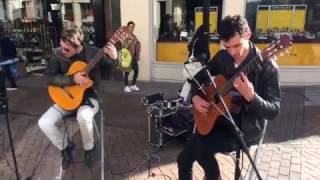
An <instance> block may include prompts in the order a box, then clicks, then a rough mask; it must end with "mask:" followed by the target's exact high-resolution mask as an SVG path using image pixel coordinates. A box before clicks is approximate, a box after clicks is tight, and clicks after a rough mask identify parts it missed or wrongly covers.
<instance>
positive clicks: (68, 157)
mask: <svg viewBox="0 0 320 180" xmlns="http://www.w3.org/2000/svg"><path fill="white" fill-rule="evenodd" d="M73 147H74V145H73V143H72V142H69V143H68V146H67V147H66V148H65V149H64V150H62V151H61V156H62V169H68V167H69V166H70V164H71V163H72V159H73V158H72V150H73Z"/></svg>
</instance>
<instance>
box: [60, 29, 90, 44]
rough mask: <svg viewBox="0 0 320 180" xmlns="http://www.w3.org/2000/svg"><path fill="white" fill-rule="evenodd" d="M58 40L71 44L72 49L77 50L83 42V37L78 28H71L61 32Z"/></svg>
mask: <svg viewBox="0 0 320 180" xmlns="http://www.w3.org/2000/svg"><path fill="white" fill-rule="evenodd" d="M60 39H61V40H62V41H63V42H66V43H69V44H71V45H72V46H73V47H74V48H77V47H78V46H79V45H80V44H81V43H82V42H83V39H84V35H83V32H82V30H81V29H80V28H78V27H77V26H72V27H70V28H66V29H64V30H63V31H62V32H61V36H60Z"/></svg>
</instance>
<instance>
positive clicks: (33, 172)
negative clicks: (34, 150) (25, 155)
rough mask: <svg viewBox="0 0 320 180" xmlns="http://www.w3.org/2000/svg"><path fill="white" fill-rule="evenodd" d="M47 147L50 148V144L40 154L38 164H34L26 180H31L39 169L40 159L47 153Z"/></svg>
mask: <svg viewBox="0 0 320 180" xmlns="http://www.w3.org/2000/svg"><path fill="white" fill-rule="evenodd" d="M49 147H50V142H49V143H48V145H47V147H46V148H45V150H44V151H43V152H42V153H41V155H40V158H39V159H38V162H36V164H35V165H34V166H33V168H32V172H31V175H30V176H28V177H27V178H26V180H32V177H33V176H34V175H35V172H36V170H37V169H38V168H39V165H40V162H41V161H42V158H43V156H44V154H45V153H46V152H47V151H48V149H49Z"/></svg>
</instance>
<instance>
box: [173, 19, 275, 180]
mask: <svg viewBox="0 0 320 180" xmlns="http://www.w3.org/2000/svg"><path fill="white" fill-rule="evenodd" d="M219 27H220V29H219V36H220V40H221V42H222V44H223V46H224V49H223V50H220V51H219V52H218V53H217V54H216V55H215V56H214V57H213V59H212V60H211V61H210V63H209V65H208V69H209V71H210V73H211V74H212V75H213V76H215V75H223V76H224V77H225V78H226V79H229V78H230V77H232V76H233V75H234V74H235V73H236V72H237V70H239V69H241V67H243V65H244V64H246V63H247V62H248V61H250V60H251V59H252V58H253V57H255V56H257V54H258V53H259V50H258V49H257V48H256V47H255V46H254V45H253V44H252V43H251V42H250V40H249V39H250V36H251V31H250V28H249V26H248V23H247V21H246V19H245V18H243V17H241V16H238V15H236V16H227V17H225V18H224V19H223V20H222V21H221V24H220V26H219ZM208 79H209V78H208V77H207V78H203V79H202V80H200V81H201V83H204V82H205V81H208ZM233 87H234V90H236V91H237V92H238V94H239V95H240V96H239V97H240V98H241V99H242V101H241V107H242V108H241V111H240V113H238V114H232V115H233V119H234V120H235V122H236V124H237V125H238V127H239V128H240V129H241V130H242V132H243V133H244V138H245V141H246V143H247V144H248V145H249V146H250V145H253V144H256V143H257V142H258V141H259V139H260V137H261V132H262V129H263V125H264V124H263V121H264V119H267V120H272V119H274V118H275V117H276V115H277V114H278V112H279V109H280V87H279V70H278V67H277V66H276V65H275V63H273V61H272V60H264V61H263V63H262V65H261V69H260V70H256V71H253V72H251V73H249V74H247V75H245V74H244V73H240V75H239V76H238V77H237V78H236V79H235V80H234V81H233ZM192 94H193V95H192V103H193V106H194V109H195V110H196V111H198V112H201V113H206V112H208V108H209V107H210V104H209V103H208V102H207V101H205V100H204V99H203V98H202V97H203V95H202V93H201V92H200V91H199V88H198V87H197V86H196V85H195V84H194V85H193V90H192ZM239 146H240V145H239V142H238V139H237V136H236V135H235V132H234V129H233V127H232V126H231V124H230V122H228V120H226V119H225V118H224V117H223V116H221V117H219V118H218V120H217V122H216V124H215V126H214V127H213V128H212V130H211V131H210V132H209V134H207V135H200V134H199V132H198V131H196V132H195V134H194V136H193V137H192V138H191V140H190V141H189V142H188V143H187V144H186V146H185V148H184V149H183V150H182V152H180V154H179V155H178V159H177V162H178V168H179V170H178V172H179V179H180V180H191V179H192V165H193V162H194V161H197V162H198V163H199V164H200V166H201V167H202V168H203V169H204V172H205V176H206V178H207V179H208V180H217V179H221V176H220V171H219V166H218V163H217V160H216V158H215V157H214V155H215V153H217V152H231V151H235V150H237V149H239Z"/></svg>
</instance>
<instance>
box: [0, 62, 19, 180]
mask: <svg viewBox="0 0 320 180" xmlns="http://www.w3.org/2000/svg"><path fill="white" fill-rule="evenodd" d="M4 73H5V72H4V71H2V67H1V66H0V114H4V116H5V121H6V124H7V131H8V136H9V142H10V148H11V155H12V159H13V164H14V168H15V175H16V179H17V180H19V179H20V177H19V171H18V166H17V160H16V155H15V150H14V145H13V139H12V133H11V128H10V122H9V115H8V114H9V112H8V111H9V110H8V109H9V108H8V98H7V93H6V86H5V75H4Z"/></svg>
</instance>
